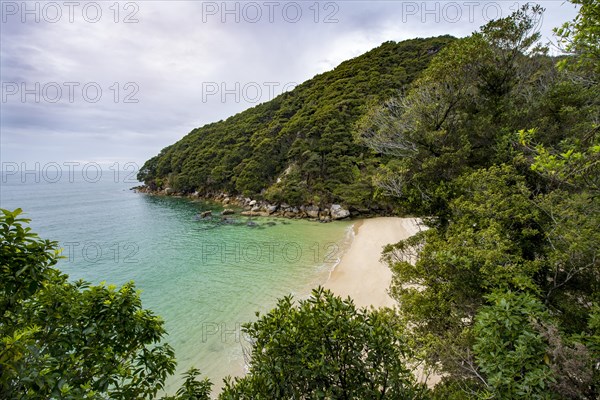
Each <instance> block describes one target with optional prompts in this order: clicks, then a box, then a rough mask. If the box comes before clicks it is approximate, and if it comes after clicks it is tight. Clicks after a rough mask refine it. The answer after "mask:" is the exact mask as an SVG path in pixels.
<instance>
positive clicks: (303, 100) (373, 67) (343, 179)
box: [138, 36, 455, 208]
mask: <svg viewBox="0 0 600 400" xmlns="http://www.w3.org/2000/svg"><path fill="white" fill-rule="evenodd" d="M454 40H455V39H454V38H452V37H450V36H442V37H437V38H431V39H413V40H407V41H404V42H400V43H395V42H386V43H384V44H382V45H381V46H379V47H378V48H376V49H373V50H371V51H369V52H368V53H365V54H363V55H361V56H359V57H356V58H354V59H352V60H349V61H345V62H343V63H342V64H340V65H339V66H338V67H337V68H335V69H334V70H333V71H330V72H326V73H323V74H321V75H317V76H315V77H314V78H313V79H311V80H309V81H306V82H304V83H303V84H301V85H299V86H297V87H296V88H294V90H292V91H290V92H287V93H284V94H282V95H280V96H278V97H276V98H275V99H273V100H271V101H269V102H266V103H263V104H260V105H258V106H256V107H253V108H251V109H248V110H246V111H244V112H241V113H239V114H237V115H234V116H232V117H230V118H228V119H227V120H225V121H220V122H216V123H212V124H208V125H205V126H203V127H201V128H198V129H194V130H193V131H192V132H190V133H189V134H188V135H187V136H185V137H184V138H183V139H181V140H180V141H179V142H177V143H175V144H173V145H172V146H169V147H167V148H165V149H163V150H162V151H161V152H160V154H159V155H157V156H156V157H153V158H152V159H150V160H148V161H147V162H146V163H145V164H144V166H143V167H142V168H141V170H140V173H139V175H138V179H139V180H140V181H143V182H145V183H146V184H147V185H148V186H150V187H151V188H165V187H167V186H169V187H171V188H173V189H175V190H177V191H180V192H188V193H189V192H194V191H199V192H200V193H203V194H204V193H210V192H216V191H225V192H227V193H237V194H244V195H248V196H254V197H264V198H265V199H267V200H269V201H273V202H286V203H288V204H291V205H302V204H309V203H312V204H316V205H321V204H327V203H332V202H340V203H343V204H346V205H347V206H351V207H357V208H364V207H367V208H368V207H370V206H371V205H372V203H373V201H374V193H375V187H374V185H373V183H372V179H371V177H372V176H373V175H374V173H375V172H376V170H377V168H378V166H379V164H380V162H381V160H380V157H379V156H377V155H376V154H375V153H374V152H372V151H370V150H369V149H368V148H367V147H365V146H364V145H361V144H360V143H358V141H357V140H356V137H355V136H356V132H357V127H356V123H357V121H358V120H359V119H360V118H361V117H363V116H364V115H365V114H366V113H367V111H368V109H369V108H370V106H372V105H375V104H380V103H381V102H383V101H384V100H386V99H388V98H390V97H392V96H396V95H398V92H399V91H402V90H404V89H406V88H407V87H408V85H409V84H410V83H411V82H412V81H413V80H414V79H415V78H416V77H417V76H418V75H419V73H420V72H421V71H423V69H425V68H426V67H427V65H428V64H429V62H430V61H431V60H432V59H433V57H434V55H435V54H436V53H437V52H438V51H439V50H441V49H442V48H443V47H445V46H446V45H448V44H449V43H451V42H453V41H454Z"/></svg>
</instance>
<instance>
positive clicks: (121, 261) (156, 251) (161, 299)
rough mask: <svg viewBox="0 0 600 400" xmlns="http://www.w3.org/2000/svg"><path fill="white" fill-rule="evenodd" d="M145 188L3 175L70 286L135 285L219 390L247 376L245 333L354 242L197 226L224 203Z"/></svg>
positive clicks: (108, 176) (180, 355)
mask: <svg viewBox="0 0 600 400" xmlns="http://www.w3.org/2000/svg"><path fill="white" fill-rule="evenodd" d="M138 184H139V183H137V182H136V181H135V180H134V179H132V176H131V175H130V174H129V173H127V172H115V171H102V172H101V173H100V174H97V173H96V172H95V171H92V172H89V173H85V174H84V173H81V172H77V171H75V172H74V173H73V174H71V175H69V174H66V173H63V176H62V177H60V179H58V178H57V177H56V176H45V175H44V174H42V173H40V174H37V175H36V174H29V175H23V174H21V173H19V174H4V175H2V181H1V184H0V207H2V208H8V209H14V208H17V207H20V208H22V209H23V211H24V213H25V216H26V217H28V218H31V219H32V222H31V227H32V229H33V230H34V231H35V232H37V233H39V234H40V236H41V237H43V238H47V239H52V240H57V241H59V243H60V245H61V247H63V249H64V250H63V255H64V256H66V257H67V258H66V259H64V260H62V261H60V262H59V264H58V267H59V268H60V269H61V270H63V271H64V272H66V273H68V274H69V275H70V277H71V278H72V279H79V278H82V279H86V280H88V281H91V282H92V283H100V282H102V281H106V282H107V283H114V284H123V283H124V282H127V281H130V280H133V281H135V283H136V286H137V288H139V289H141V290H142V300H143V303H144V306H145V307H146V308H150V309H152V310H154V311H155V312H156V313H157V314H159V315H161V316H162V317H163V319H164V320H165V325H166V329H167V331H168V332H169V335H168V337H167V341H168V342H169V343H170V344H171V345H172V346H173V347H174V348H175V352H176V357H177V360H178V373H181V372H183V371H185V370H186V369H187V368H188V367H189V366H192V365H194V366H196V367H197V368H198V369H200V370H201V371H202V373H203V375H204V376H208V377H209V378H211V380H212V381H213V382H214V383H215V384H216V385H217V386H220V382H221V380H222V379H223V378H224V377H225V376H226V375H228V374H241V373H242V372H243V367H244V361H243V350H242V349H243V347H244V346H245V345H246V346H247V342H246V341H245V340H244V337H243V334H242V332H241V324H242V323H244V322H247V321H250V320H252V319H254V318H255V315H254V313H255V312H256V311H261V312H265V311H268V310H269V309H271V308H272V307H273V306H274V305H275V303H276V299H277V298H279V297H282V296H283V295H287V294H294V295H295V296H297V297H299V298H301V297H306V296H307V295H308V294H309V293H310V289H311V288H313V287H315V286H317V285H318V284H322V283H323V282H324V281H325V280H326V279H327V277H328V274H329V271H330V270H331V269H332V268H333V266H334V265H335V263H336V262H337V261H338V259H339V257H340V256H341V253H342V250H343V248H344V247H345V246H346V245H347V243H348V241H349V238H350V230H351V222H348V221H347V222H336V223H330V224H320V223H316V222H310V221H303V220H300V221H297V220H287V219H276V218H254V219H252V223H251V224H250V225H254V224H255V226H249V225H248V222H249V220H248V218H247V217H240V216H239V215H238V216H233V221H231V222H230V223H221V221H220V218H218V217H215V218H213V219H209V220H198V219H197V218H196V215H197V213H198V212H199V211H203V210H209V209H212V210H214V211H215V213H216V212H218V211H220V210H222V208H221V206H220V205H218V204H213V203H206V202H193V201H190V200H188V199H181V198H172V197H169V198H166V197H157V196H151V195H145V194H138V193H134V192H133V191H131V190H129V189H130V188H131V187H132V186H136V185H138ZM178 381H179V378H176V379H172V380H171V381H170V382H169V385H168V390H169V391H172V390H173V388H175V387H176V386H177V385H178Z"/></svg>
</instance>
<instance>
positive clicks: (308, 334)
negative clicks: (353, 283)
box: [220, 288, 424, 399]
mask: <svg viewBox="0 0 600 400" xmlns="http://www.w3.org/2000/svg"><path fill="white" fill-rule="evenodd" d="M244 330H245V333H246V334H247V335H248V336H249V338H250V341H251V343H252V353H251V363H250V371H249V374H248V375H247V376H246V377H243V378H237V379H235V380H234V381H230V382H228V383H227V387H226V388H225V390H224V392H223V393H222V395H221V397H220V398H222V399H376V398H377V399H379V398H390V399H409V398H418V397H419V396H420V395H422V393H423V390H424V388H422V387H420V386H419V385H417V384H416V383H415V381H414V378H413V376H412V374H411V372H410V370H409V369H408V367H407V364H406V363H407V360H409V359H410V356H411V352H410V350H409V348H408V346H407V342H406V340H405V339H404V336H403V329H402V327H401V326H400V325H399V324H398V323H397V321H396V320H395V318H394V315H393V313H392V312H391V310H385V309H382V310H373V311H367V310H365V309H357V308H356V307H355V306H354V304H353V303H352V301H351V300H350V299H348V300H342V299H341V298H340V297H336V296H334V295H333V294H332V293H331V292H329V291H326V290H323V289H322V288H318V289H315V290H313V292H312V296H311V297H310V298H308V299H307V300H301V301H299V302H298V304H297V305H295V304H294V302H293V300H292V298H291V297H284V298H283V299H281V300H279V302H278V304H277V307H276V308H275V309H274V310H272V311H270V312H269V313H268V314H266V315H264V316H262V317H260V318H259V319H258V321H256V322H254V323H251V324H247V325H245V327H244Z"/></svg>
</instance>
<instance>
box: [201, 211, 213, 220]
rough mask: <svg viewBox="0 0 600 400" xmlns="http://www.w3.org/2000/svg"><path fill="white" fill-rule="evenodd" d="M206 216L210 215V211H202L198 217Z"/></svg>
mask: <svg viewBox="0 0 600 400" xmlns="http://www.w3.org/2000/svg"><path fill="white" fill-rule="evenodd" d="M207 217H212V211H203V212H201V213H200V218H202V219H204V218H207Z"/></svg>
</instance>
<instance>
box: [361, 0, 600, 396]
mask: <svg viewBox="0 0 600 400" xmlns="http://www.w3.org/2000/svg"><path fill="white" fill-rule="evenodd" d="M576 3H577V4H583V6H582V7H581V10H580V15H579V16H578V18H577V20H576V21H575V22H574V23H573V24H570V25H569V26H570V27H571V28H570V29H571V31H569V32H568V36H569V37H570V38H571V39H572V40H573V43H575V42H577V41H578V40H579V44H578V46H579V47H577V49H578V51H579V50H581V52H579V53H578V52H577V51H573V53H574V55H573V56H570V57H566V58H564V59H563V60H564V61H563V63H566V64H567V65H568V66H569V68H562V69H557V68H555V66H554V65H553V60H551V59H549V58H548V57H546V56H545V55H544V54H545V49H544V48H541V47H539V46H538V44H537V39H538V38H539V35H538V34H537V33H535V26H536V23H537V21H538V20H539V18H540V16H541V11H542V10H541V9H539V8H527V7H524V8H523V9H522V10H521V11H519V12H517V13H515V14H513V15H511V16H510V17H508V18H505V19H502V20H498V21H491V22H490V23H489V24H488V25H486V26H484V27H482V29H481V31H480V32H478V33H475V34H474V35H472V36H471V37H468V38H465V39H462V40H460V41H457V42H455V43H453V44H451V45H450V46H448V47H446V48H445V49H444V50H443V51H442V52H440V54H439V55H438V56H437V57H436V58H435V59H434V60H433V61H432V62H431V64H430V66H429V67H428V68H427V69H426V70H425V71H424V73H423V74H422V75H421V77H420V78H418V79H417V80H416V81H415V82H413V84H412V86H411V88H410V89H409V90H408V92H407V94H406V96H404V97H403V98H400V99H395V100H391V101H389V102H388V103H386V104H385V105H384V106H382V107H380V108H375V109H373V110H371V111H370V112H369V114H368V115H367V117H366V118H365V119H363V120H362V121H361V126H362V128H361V137H362V139H363V140H364V141H365V143H367V144H368V145H369V146H370V147H372V148H373V149H374V150H376V151H378V152H382V153H385V154H388V155H389V156H390V159H389V160H387V163H386V165H385V166H383V167H380V168H379V171H380V173H379V176H378V177H377V180H378V183H379V185H380V186H381V188H382V189H383V190H386V191H387V192H389V193H391V194H394V195H396V196H398V198H399V199H400V200H401V201H402V204H403V205H404V206H405V207H406V208H407V209H409V210H412V211H413V212H415V213H416V214H418V215H421V216H423V217H424V218H425V221H426V223H427V225H428V226H429V229H428V230H425V231H422V232H421V233H419V234H418V235H416V236H415V237H412V238H410V239H408V240H405V241H402V242H400V243H397V244H395V245H390V246H388V247H387V248H386V250H385V253H384V258H385V259H386V260H387V261H388V263H389V264H390V266H391V268H392V271H393V273H394V277H393V282H392V288H391V293H392V295H393V297H395V298H396V299H397V300H398V301H399V303H400V308H399V311H400V318H401V319H402V320H403V321H405V323H406V324H407V325H409V326H411V327H412V330H411V334H412V337H413V340H414V344H415V347H414V350H415V351H416V352H417V353H418V354H419V355H420V357H421V358H422V359H423V360H424V361H425V362H426V364H427V366H428V367H429V368H431V369H434V370H439V371H441V372H443V373H444V378H443V380H442V383H441V385H440V386H439V387H436V388H435V390H434V391H433V396H434V398H554V397H556V398H565V399H593V398H597V397H598V395H599V394H600V385H599V379H598V378H599V375H600V368H598V363H597V360H598V353H597V336H596V335H597V331H596V330H595V328H594V326H596V325H595V321H596V314H595V313H596V312H597V309H596V308H595V307H596V306H592V305H593V304H598V293H600V286H599V284H600V280H599V279H600V275H599V274H598V271H599V268H600V263H599V261H598V260H600V258H599V257H598V255H599V254H598V243H600V236H599V233H598V232H600V229H599V228H600V202H599V199H600V197H599V196H598V187H599V186H598V184H599V183H598V177H599V176H600V171H599V170H598V167H599V165H600V163H599V162H598V160H599V158H598V157H600V153H599V150H598V149H600V144H599V142H598V140H599V138H598V136H599V135H598V120H599V118H600V104H599V102H598V100H599V99H600V93H599V92H598V85H597V84H594V83H593V82H597V81H598V79H597V78H598V74H597V71H596V72H595V67H596V64H595V63H590V62H589V60H591V59H595V58H594V57H596V56H595V55H594V51H595V50H594V48H595V47H597V41H596V42H594V41H593V38H594V37H595V36H594V35H595V34H596V33H595V30H596V29H597V27H596V25H597V24H596V25H594V26H591V25H593V24H591V23H590V21H597V17H598V14H597V2H594V1H591V2H587V1H582V2H580V1H576ZM564 32H565V31H563V33H564ZM575 32H577V33H575ZM573 35H575V36H573ZM577 35H579V36H577ZM576 37H577V39H576ZM586 41H587V42H586ZM573 49H574V48H573Z"/></svg>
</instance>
